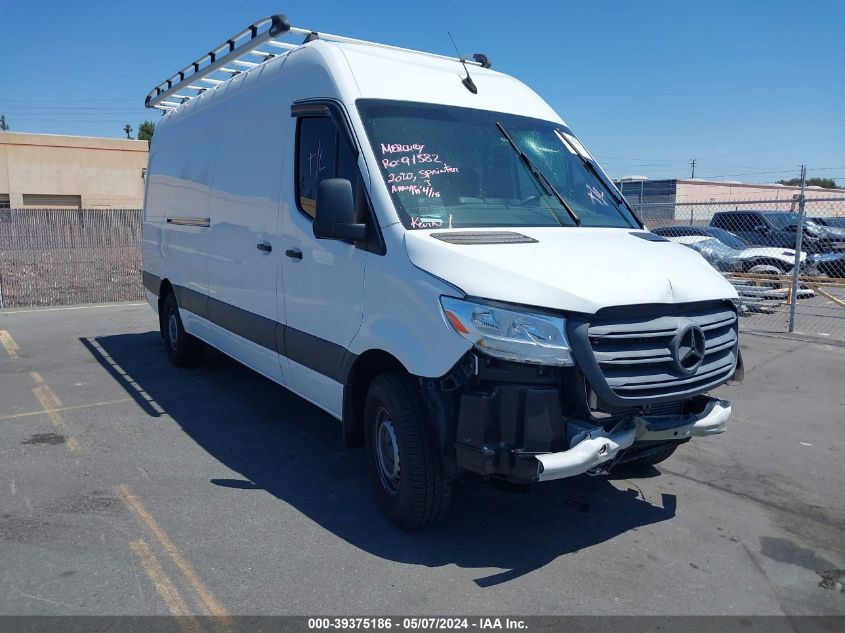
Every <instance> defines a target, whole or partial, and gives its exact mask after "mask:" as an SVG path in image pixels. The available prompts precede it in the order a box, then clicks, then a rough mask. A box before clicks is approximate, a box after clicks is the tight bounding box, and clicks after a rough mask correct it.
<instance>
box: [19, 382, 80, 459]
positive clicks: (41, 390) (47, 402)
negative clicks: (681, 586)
mask: <svg viewBox="0 0 845 633" xmlns="http://www.w3.org/2000/svg"><path fill="white" fill-rule="evenodd" d="M29 375H30V376H32V379H33V380H34V381H35V384H37V385H38V386H37V387H33V388H32V393H33V394H35V397H36V398H37V399H38V403H39V404H40V405H41V408H42V409H43V410H44V413H45V414H46V415H47V417H48V418H49V419H50V422H52V424H53V427H54V428H55V429H56V430H57V431H58V432H59V434H60V435H62V436H63V437H64V438H65V444H66V445H67V447H68V448H69V449H70V450H72V451H78V450H79V442H77V441H76V438H75V437H73V436H72V435H71V434H70V429H69V428H68V426H67V424H65V421H64V418H62V415H61V413H59V411H58V409H60V408H61V406H62V401H61V400H59V396H57V395H56V393H55V392H54V391H53V390H52V389H50V386H49V385H48V384H47V383H45V382H44V378H42V377H41V374H39V373H38V372H37V371H32V372H30V373H29Z"/></svg>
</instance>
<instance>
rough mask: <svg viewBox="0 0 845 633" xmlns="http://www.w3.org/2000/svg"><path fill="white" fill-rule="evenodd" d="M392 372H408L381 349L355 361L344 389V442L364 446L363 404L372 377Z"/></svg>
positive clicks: (371, 351) (361, 356)
mask: <svg viewBox="0 0 845 633" xmlns="http://www.w3.org/2000/svg"><path fill="white" fill-rule="evenodd" d="M389 371H403V372H407V370H406V369H405V367H404V366H403V365H402V363H400V362H399V361H398V360H397V359H396V357H395V356H393V355H391V354H389V353H387V352H385V351H384V350H380V349H373V350H368V351H366V352H364V353H363V354H361V355H360V356H358V358H356V359H355V363H354V364H353V365H352V369H351V370H350V371H349V376H348V377H347V379H346V384H345V385H344V389H343V443H344V444H345V445H346V446H348V447H350V448H351V447H354V446H363V445H364V427H363V423H362V421H363V418H364V402H365V401H366V399H367V391H368V390H369V388H370V383H371V382H372V381H373V378H375V377H376V376H378V375H379V374H384V373H386V372H389Z"/></svg>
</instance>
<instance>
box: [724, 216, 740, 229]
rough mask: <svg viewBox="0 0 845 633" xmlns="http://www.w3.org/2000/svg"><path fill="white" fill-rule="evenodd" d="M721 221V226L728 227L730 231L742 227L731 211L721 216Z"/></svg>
mask: <svg viewBox="0 0 845 633" xmlns="http://www.w3.org/2000/svg"><path fill="white" fill-rule="evenodd" d="M721 220H722V221H721V222H720V223H719V226H720V227H722V228H723V229H727V230H728V231H735V230H737V229H741V228H742V227H741V226H739V222H737V217H736V216H735V215H732V214H730V213H726V214H725V215H723V216H722V217H721Z"/></svg>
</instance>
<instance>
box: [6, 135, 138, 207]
mask: <svg viewBox="0 0 845 633" xmlns="http://www.w3.org/2000/svg"><path fill="white" fill-rule="evenodd" d="M147 151H148V150H147V141H132V140H125V139H116V138H96V137H87V136H59V135H54V134H23V133H18V132H0V208H8V207H12V208H23V207H30V208H36V207H64V208H100V209H121V208H122V209H126V208H133V209H138V208H141V207H142V206H143V204H144V170H145V169H146V167H147Z"/></svg>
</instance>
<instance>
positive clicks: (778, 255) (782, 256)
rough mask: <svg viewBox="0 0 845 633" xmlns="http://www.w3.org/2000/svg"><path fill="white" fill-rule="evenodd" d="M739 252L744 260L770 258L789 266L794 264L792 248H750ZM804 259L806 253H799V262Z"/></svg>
mask: <svg viewBox="0 0 845 633" xmlns="http://www.w3.org/2000/svg"><path fill="white" fill-rule="evenodd" d="M741 252H742V255H741V257H742V258H744V259H747V258H752V257H770V258H772V259H779V260H780V261H783V262H787V263H789V264H794V263H795V249H792V248H779V247H777V246H763V247H759V246H752V247H749V248H743V249H742V251H741ZM805 259H807V253H805V252H804V251H801V261H802V262H803V261H804V260H805Z"/></svg>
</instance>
